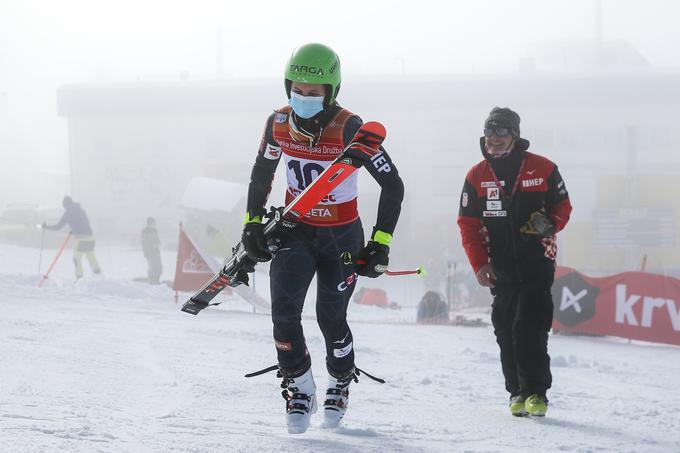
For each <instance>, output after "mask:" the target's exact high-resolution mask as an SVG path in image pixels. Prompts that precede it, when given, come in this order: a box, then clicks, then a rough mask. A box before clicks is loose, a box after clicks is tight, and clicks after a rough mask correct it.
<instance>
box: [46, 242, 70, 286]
mask: <svg viewBox="0 0 680 453" xmlns="http://www.w3.org/2000/svg"><path fill="white" fill-rule="evenodd" d="M69 239H71V233H69V234H67V235H66V239H64V243H63V244H61V247H60V248H59V251H58V252H57V256H55V257H54V260H53V261H52V264H50V267H49V268H48V269H47V272H46V273H45V275H43V276H42V278H41V279H40V281H39V282H38V288H42V286H43V285H44V284H45V281H46V280H47V277H48V276H49V275H50V272H52V268H53V267H54V265H55V264H57V260H58V259H59V257H60V256H61V254H62V253H63V252H64V249H65V248H66V244H68V240H69Z"/></svg>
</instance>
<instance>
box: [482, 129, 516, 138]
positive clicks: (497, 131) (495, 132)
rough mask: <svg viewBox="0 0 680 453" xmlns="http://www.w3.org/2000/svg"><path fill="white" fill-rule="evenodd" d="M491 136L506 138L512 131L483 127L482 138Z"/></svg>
mask: <svg viewBox="0 0 680 453" xmlns="http://www.w3.org/2000/svg"><path fill="white" fill-rule="evenodd" d="M492 135H495V136H496V137H507V136H508V135H512V131H511V130H510V129H508V128H507V127H485V128H484V137H491V136H492Z"/></svg>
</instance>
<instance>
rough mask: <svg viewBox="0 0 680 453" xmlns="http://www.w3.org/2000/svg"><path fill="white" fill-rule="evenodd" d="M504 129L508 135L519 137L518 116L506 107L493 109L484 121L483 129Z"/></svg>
mask: <svg viewBox="0 0 680 453" xmlns="http://www.w3.org/2000/svg"><path fill="white" fill-rule="evenodd" d="M498 127H505V128H508V129H510V133H511V134H512V135H514V136H515V137H519V115H518V114H517V113H515V112H514V111H512V110H510V109H509V108H507V107H494V108H493V109H492V110H491V112H490V113H489V117H488V118H487V119H486V121H484V129H495V128H498Z"/></svg>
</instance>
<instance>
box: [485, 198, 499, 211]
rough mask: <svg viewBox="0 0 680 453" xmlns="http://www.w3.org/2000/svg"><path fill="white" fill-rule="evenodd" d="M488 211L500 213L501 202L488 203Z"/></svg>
mask: <svg viewBox="0 0 680 453" xmlns="http://www.w3.org/2000/svg"><path fill="white" fill-rule="evenodd" d="M486 209H487V211H500V210H501V209H502V206H501V202H500V200H494V201H487V202H486Z"/></svg>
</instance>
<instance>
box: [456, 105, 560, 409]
mask: <svg viewBox="0 0 680 453" xmlns="http://www.w3.org/2000/svg"><path fill="white" fill-rule="evenodd" d="M519 123H520V118H519V115H518V114H517V113H515V112H513V111H512V110H510V109H508V108H499V107H496V108H494V109H493V110H491V113H490V114H489V117H488V118H487V119H486V121H485V123H484V136H483V137H481V138H480V146H481V151H482V155H483V157H484V160H482V161H481V162H480V163H478V164H477V165H475V166H474V167H472V169H471V170H470V171H469V172H468V174H467V176H466V178H465V184H464V185H463V192H462V194H461V199H460V211H459V215H458V225H459V227H460V232H461V236H462V240H463V247H464V248H465V252H466V254H467V257H468V259H469V261H470V264H471V266H472V268H473V269H474V271H475V273H476V275H477V280H478V282H479V284H480V285H482V286H486V287H489V288H491V294H492V295H493V296H494V302H493V309H492V315H491V319H492V322H493V326H494V333H495V335H496V340H497V342H498V345H499V346H500V351H501V365H502V368H503V375H504V376H505V388H506V389H507V391H508V392H510V411H511V413H512V414H513V415H517V416H521V415H526V414H527V413H528V414H530V415H536V416H542V415H545V413H546V410H547V403H548V399H547V397H546V392H547V390H548V389H549V388H550V386H551V385H552V375H551V373H550V356H549V355H548V331H549V330H550V326H551V324H552V316H553V301H552V296H551V293H550V288H551V286H552V283H553V280H554V275H555V257H556V253H557V247H556V242H555V234H556V233H557V232H558V231H560V230H561V229H562V228H564V226H565V225H566V224H567V221H568V220H569V214H570V213H571V203H570V201H569V194H568V193H567V189H566V187H565V185H564V181H563V180H562V176H560V173H559V171H558V170H557V166H556V165H555V164H554V163H553V162H551V161H550V160H548V159H546V158H545V157H542V156H539V155H537V154H533V153H530V152H528V151H527V149H528V148H529V141H528V140H526V139H524V138H521V137H520V129H519Z"/></svg>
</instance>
